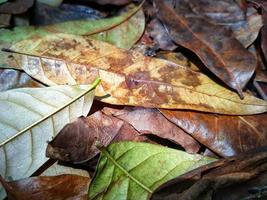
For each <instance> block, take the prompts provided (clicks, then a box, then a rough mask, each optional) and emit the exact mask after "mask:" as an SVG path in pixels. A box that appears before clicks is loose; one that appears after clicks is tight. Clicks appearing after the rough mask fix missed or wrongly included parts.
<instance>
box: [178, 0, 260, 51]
mask: <svg viewBox="0 0 267 200" xmlns="http://www.w3.org/2000/svg"><path fill="white" fill-rule="evenodd" d="M180 1H181V0H180ZM182 1H184V0H182ZM242 1H243V0H242ZM186 3H187V4H188V5H189V6H190V7H191V8H192V10H193V13H190V14H193V15H194V16H197V17H199V18H203V19H205V20H206V21H208V22H209V23H211V24H215V25H219V26H224V27H227V28H230V29H231V30H232V31H233V34H234V36H235V37H236V38H237V39H238V40H239V41H240V42H241V43H242V44H243V45H244V46H245V47H248V46H249V45H251V44H252V43H253V42H254V41H255V39H256V38H257V36H258V34H259V31H260V29H261V27H262V20H261V15H260V14H258V12H257V10H256V9H255V8H253V7H252V6H249V7H248V6H246V8H245V11H244V9H242V7H240V6H239V5H240V4H239V5H238V4H237V3H236V2H235V1H232V0H217V1H213V0H192V1H186ZM243 3H244V2H243ZM178 5H179V4H176V6H178Z"/></svg>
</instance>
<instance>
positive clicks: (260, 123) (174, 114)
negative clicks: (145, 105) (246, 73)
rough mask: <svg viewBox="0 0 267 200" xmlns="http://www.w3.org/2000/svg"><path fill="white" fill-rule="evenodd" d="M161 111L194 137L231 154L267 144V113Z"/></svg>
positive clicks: (223, 153) (220, 151)
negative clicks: (235, 114)
mask: <svg viewBox="0 0 267 200" xmlns="http://www.w3.org/2000/svg"><path fill="white" fill-rule="evenodd" d="M160 112H161V113H162V114H163V115H164V116H165V117H166V118H167V119H169V120H170V121H171V122H173V123H175V124H176V125H177V126H179V127H180V128H182V129H183V130H184V131H186V132H187V133H188V134H190V135H191V136H192V137H193V138H195V139H196V140H198V141H199V142H200V143H202V144H204V145H205V146H206V147H208V148H209V149H211V150H212V151H214V152H216V153H217V154H219V155H220V156H223V157H227V156H233V155H238V154H240V153H244V152H247V151H248V150H251V149H254V148H258V147H262V146H264V145H267V129H266V126H265V125H264V124H265V122H266V121H267V113H265V114H261V115H251V116H225V115H214V114H206V113H200V112H190V111H171V110H163V109H161V110H160Z"/></svg>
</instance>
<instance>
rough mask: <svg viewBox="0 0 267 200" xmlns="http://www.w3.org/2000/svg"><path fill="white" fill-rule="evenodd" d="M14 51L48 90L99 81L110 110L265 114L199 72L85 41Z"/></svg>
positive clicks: (262, 105) (54, 39)
mask: <svg viewBox="0 0 267 200" xmlns="http://www.w3.org/2000/svg"><path fill="white" fill-rule="evenodd" d="M11 51H15V52H19V53H16V54H14V56H15V57H16V61H17V63H18V64H19V66H20V67H21V68H22V69H23V70H25V71H26V73H28V74H29V75H30V76H32V77H34V78H36V79H37V80H39V81H41V82H43V83H46V84H48V85H55V84H71V85H73V84H77V83H78V84H85V83H90V82H91V81H92V80H94V79H95V77H100V78H101V80H102V81H101V85H99V86H98V87H97V90H96V96H98V98H99V99H101V101H104V102H107V103H110V104H117V105H133V106H144V107H157V108H171V109H190V110H199V111H205V112H214V113H221V114H234V115H243V114H255V113H262V112H266V111H267V102H265V101H263V100H261V99H257V98H255V97H253V96H251V95H249V94H244V96H245V98H244V99H243V100H241V99H240V98H239V96H238V95H237V94H236V93H235V92H232V91H230V90H228V89H226V88H224V87H222V86H220V85H218V84H217V83H215V82H214V81H212V80H211V79H210V78H208V77H207V76H205V75H203V74H201V73H199V72H194V71H192V70H190V69H187V68H185V67H182V66H180V65H177V64H175V63H172V62H169V61H166V60H162V59H157V58H152V57H146V56H143V55H142V54H141V53H138V52H136V51H127V50H123V49H118V48H117V47H115V46H112V45H110V44H107V43H104V42H101V41H96V40H91V39H90V38H88V37H86V36H83V37H82V36H75V35H67V34H54V35H49V36H46V37H43V38H41V39H32V40H24V41H21V42H18V43H17V44H15V45H14V46H13V47H12V48H11Z"/></svg>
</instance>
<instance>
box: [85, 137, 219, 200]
mask: <svg viewBox="0 0 267 200" xmlns="http://www.w3.org/2000/svg"><path fill="white" fill-rule="evenodd" d="M129 158H131V159H129ZM212 161H215V159H213V158H209V157H203V156H201V155H198V154H196V155H191V154H187V153H185V152H182V151H177V150H174V149H170V148H166V147H162V146H159V145H152V144H148V143H141V142H139V143H137V142H119V143H114V144H111V145H109V146H108V147H107V148H106V149H105V148H101V157H100V161H99V163H98V167H97V172H96V175H95V177H94V179H93V180H92V182H91V184H90V187H89V199H91V200H92V199H139V200H143V199H144V200H145V199H148V198H149V196H150V195H151V194H152V192H153V190H154V189H155V188H157V187H158V186H159V185H161V184H162V183H164V182H166V181H168V180H170V179H171V178H173V177H176V176H178V175H181V174H184V173H186V172H188V171H190V170H192V169H194V168H196V167H198V166H201V165H204V164H207V163H210V162H212Z"/></svg>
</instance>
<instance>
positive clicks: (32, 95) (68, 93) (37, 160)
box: [0, 79, 99, 199]
mask: <svg viewBox="0 0 267 200" xmlns="http://www.w3.org/2000/svg"><path fill="white" fill-rule="evenodd" d="M98 83H99V79H97V80H96V81H95V82H94V83H93V85H92V86H91V85H77V86H63V85H62V86H54V87H47V88H20V89H14V90H8V91H5V92H1V93H0V174H1V175H2V176H3V177H5V178H6V179H20V178H24V177H27V176H30V175H31V174H32V173H33V172H35V171H36V170H37V169H38V168H39V167H40V166H41V165H42V164H43V163H44V162H45V161H46V160H47V158H46V157H45V150H46V146H47V141H49V140H51V139H52V138H53V137H54V136H55V135H56V134H57V133H58V132H59V131H60V130H61V129H62V128H63V127H64V126H65V125H66V124H67V123H70V122H72V121H74V120H75V119H76V118H77V117H80V116H86V115H87V114H88V112H89V110H90V107H91V105H92V102H93V97H94V88H95V87H96V85H97V84H98ZM0 199H1V197H0Z"/></svg>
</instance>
